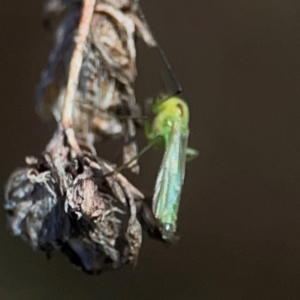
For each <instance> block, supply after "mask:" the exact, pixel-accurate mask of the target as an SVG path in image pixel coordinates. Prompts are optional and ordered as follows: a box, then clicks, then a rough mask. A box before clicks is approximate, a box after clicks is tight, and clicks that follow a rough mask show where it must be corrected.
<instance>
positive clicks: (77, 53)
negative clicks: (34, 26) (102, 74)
mask: <svg viewBox="0 0 300 300" xmlns="http://www.w3.org/2000/svg"><path fill="white" fill-rule="evenodd" d="M95 3H96V0H84V1H83V4H82V14H81V18H80V21H79V26H78V34H77V37H76V44H75V49H74V52H73V55H72V58H71V62H70V69H69V76H68V84H67V88H66V94H65V100H64V107H63V112H62V125H63V126H64V128H65V129H67V128H70V127H72V123H73V122H72V117H73V107H74V99H75V93H76V91H77V86H78V78H79V72H80V69H81V65H82V59H83V47H84V44H85V42H86V38H87V35H88V33H89V28H90V23H91V20H92V16H93V12H94V7H95Z"/></svg>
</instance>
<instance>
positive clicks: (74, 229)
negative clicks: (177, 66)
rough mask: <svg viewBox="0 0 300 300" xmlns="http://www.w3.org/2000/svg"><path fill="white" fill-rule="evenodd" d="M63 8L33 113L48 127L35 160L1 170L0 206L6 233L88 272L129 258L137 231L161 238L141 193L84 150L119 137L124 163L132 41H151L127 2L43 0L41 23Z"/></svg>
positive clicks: (132, 149) (132, 110)
mask: <svg viewBox="0 0 300 300" xmlns="http://www.w3.org/2000/svg"><path fill="white" fill-rule="evenodd" d="M64 11H67V14H66V16H65V18H64V20H63V21H62V22H61V24H60V26H59V27H58V29H57V31H56V38H55V45H54V48H53V50H52V52H51V54H50V57H49V62H48V67H47V69H46V70H44V72H43V73H42V77H41V81H40V83H39V86H38V100H39V102H38V103H39V104H38V108H39V111H40V113H42V114H43V115H45V116H48V117H49V116H53V117H54V119H55V120H56V122H57V124H58V128H57V131H56V132H55V133H54V135H53V137H52V139H51V141H50V142H49V143H48V145H47V146H46V148H45V151H44V152H43V153H42V154H41V155H39V156H31V157H27V158H26V166H25V167H23V168H19V169H17V170H15V171H14V172H13V173H12V174H11V176H10V178H9V180H8V182H7V185H6V191H5V203H4V209H5V211H6V214H7V217H8V221H9V225H10V227H11V230H12V232H13V234H14V235H17V236H21V237H22V238H23V239H24V240H26V241H27V242H28V243H29V244H30V245H31V246H32V247H33V248H34V249H39V250H42V251H44V252H45V253H46V254H47V256H48V257H49V258H50V257H51V254H52V253H53V251H56V250H59V251H61V252H62V253H64V254H65V255H66V256H67V257H68V258H69V259H70V261H71V262H72V263H73V264H74V265H76V266H77V267H79V268H80V269H82V270H83V271H85V272H86V273H89V274H98V273H100V272H101V271H103V270H107V269H116V268H119V267H121V266H123V265H125V264H135V263H136V262H137V259H138V255H139V252H140V249H141V245H142V236H143V233H142V229H144V230H145V231H146V232H147V233H148V235H149V236H150V237H152V238H156V239H159V240H162V237H161V234H160V232H159V229H158V226H157V222H156V220H155V218H154V215H153V213H152V211H151V209H150V208H149V206H148V205H147V204H146V202H145V201H144V195H143V194H142V193H141V192H140V191H139V190H138V189H137V188H136V187H134V186H133V185H132V184H131V183H130V182H129V181H128V180H127V179H126V178H125V177H124V176H123V175H122V174H120V173H119V172H117V171H115V169H116V165H115V164H113V163H111V162H108V161H106V160H104V159H102V158H100V157H99V154H97V151H96V149H95V148H94V144H95V142H96V141H97V140H100V141H101V140H102V139H104V138H116V137H123V140H124V147H123V152H124V162H128V161H130V160H132V159H133V158H134V157H135V155H136V154H137V145H136V141H135V133H136V128H135V121H134V119H135V118H138V117H140V116H141V113H140V108H139V106H138V105H137V104H136V101H135V95H134V82H135V78H136V76H137V72H136V64H135V60H136V49H135V38H136V36H138V35H139V36H141V37H142V39H143V40H144V41H145V42H146V43H147V44H148V45H149V46H155V45H156V43H155V41H154V39H153V37H152V35H151V33H150V31H149V30H148V28H147V26H146V25H145V24H144V23H143V22H142V21H141V20H140V19H139V17H138V15H137V11H138V1H136V0H110V1H109V0H107V1H99V0H97V1H95V0H83V1H77V0H50V1H48V2H47V4H46V6H45V16H46V20H49V19H47V18H48V17H51V15H52V14H59V13H62V12H64ZM124 116H125V118H124ZM131 167H132V170H133V171H134V172H138V170H139V169H138V165H137V163H136V162H135V163H134V164H132V165H131Z"/></svg>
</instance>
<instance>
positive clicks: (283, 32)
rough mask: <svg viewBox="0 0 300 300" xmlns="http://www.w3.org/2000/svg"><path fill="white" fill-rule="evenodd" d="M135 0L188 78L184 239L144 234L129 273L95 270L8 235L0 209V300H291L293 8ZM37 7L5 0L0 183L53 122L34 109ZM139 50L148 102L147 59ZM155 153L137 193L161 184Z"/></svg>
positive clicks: (296, 95)
mask: <svg viewBox="0 0 300 300" xmlns="http://www.w3.org/2000/svg"><path fill="white" fill-rule="evenodd" d="M142 5H143V8H144V11H145V14H146V16H147V18H148V20H149V22H150V24H151V26H152V29H153V31H154V32H155V33H156V35H157V37H158V39H159V41H160V42H161V44H162V46H163V48H164V49H165V51H166V53H167V54H168V57H169V60H170V61H171V63H172V66H173V68H174V71H175V73H176V74H177V76H178V77H179V79H180V81H181V82H182V85H183V87H184V97H185V98H186V99H187V101H188V102H189V104H190V108H191V137H190V145H191V146H193V147H195V148H198V149H199V150H200V156H199V158H198V159H197V160H195V161H194V162H192V163H190V164H189V165H188V166H187V174H186V183H185V186H184V192H183V198H182V200H183V201H182V205H181V210H180V219H179V222H180V227H179V232H180V235H181V240H180V243H179V244H178V245H177V246H175V247H173V248H172V249H168V248H166V247H165V246H163V245H161V244H159V243H157V242H154V241H151V240H149V239H145V243H144V246H143V249H142V252H141V255H140V259H139V263H138V265H137V267H135V268H134V269H132V268H131V267H125V268H124V269H122V270H119V271H116V272H107V273H104V274H102V275H101V276H99V277H89V276H87V275H84V274H82V273H80V272H77V271H76V270H74V269H73V268H72V266H71V265H70V264H69V263H68V261H67V260H66V259H65V258H64V257H63V256H62V255H60V254H59V253H57V254H56V255H55V256H54V259H52V260H50V261H47V260H46V258H45V257H44V255H43V254H42V253H35V252H33V251H32V250H31V249H30V247H29V246H28V245H26V244H25V243H23V242H22V241H21V240H20V239H19V238H13V237H12V236H11V235H10V233H9V231H7V230H6V222H5V217H4V214H3V212H1V218H0V299H1V300H2V299H3V300H6V299H8V300H10V299H12V300H14V299H22V300H23V299H45V300H52V299H64V300H65V299H73V300H79V299H85V300H93V299H104V300H110V299H114V300H115V299H122V300H123V299H128V300H129V299H130V300H132V299H141V300H144V299H145V300H152V299H157V300H171V299H172V300H177V299H178V300H182V299H187V300H194V299H201V300H225V299H226V300H227V299H228V300H235V299H236V300H248V299H249V300H254V299H255V300H258V299H262V300H267V299H272V300H277V299H278V300H291V299H295V300H299V299H300V185H299V183H300V88H299V86H300V85H299V83H300V18H299V13H300V2H299V1H298V0H294V1H292V0H285V1H282V0H264V1H262V0H257V1H254V0H252V1H250V0H239V1H233V0H226V1H224V0H151V1H150V0H145V1H142ZM41 8H42V3H41V1H40V0H26V1H1V4H0V20H1V21H0V22H1V24H0V41H1V42H0V66H1V73H0V98H1V102H2V106H1V111H0V114H1V115H0V119H1V127H0V128H1V129H0V131H1V172H0V176H1V177H0V182H1V186H3V185H4V184H5V181H6V179H7V177H8V175H9V173H10V172H11V171H12V170H13V169H14V168H16V167H17V166H22V165H23V164H24V163H23V161H24V157H25V155H28V154H36V153H38V152H40V151H41V150H42V149H43V147H44V146H45V144H46V143H47V141H48V140H49V138H50V136H51V133H52V131H53V129H54V127H53V125H52V126H51V125H47V124H46V123H44V122H42V121H41V120H40V119H39V118H38V116H37V115H36V114H35V112H34V88H35V84H36V83H37V81H38V78H39V74H40V71H41V70H42V68H44V67H45V65H46V60H47V56H48V53H49V50H50V47H51V35H50V34H49V33H48V34H47V33H46V32H45V31H44V30H43V28H42V25H41V18H40V16H41V14H40V13H41ZM140 54H141V55H140V57H139V60H138V62H139V72H140V75H141V76H140V78H139V80H138V83H137V84H138V86H137V90H138V96H139V95H142V94H143V96H144V94H145V91H146V90H147V89H148V86H149V85H148V81H147V80H145V78H146V77H144V76H146V75H145V74H147V70H148V69H150V68H151V67H152V63H151V59H148V56H147V55H145V53H144V52H143V51H140ZM152 93H153V92H152ZM155 93H156V91H155ZM152 155H153V154H149V155H148V156H147V157H146V158H144V159H142V168H143V172H142V175H141V176H140V177H138V178H135V177H132V178H133V181H134V183H135V184H136V185H137V186H139V187H142V188H144V189H151V187H152V186H153V184H154V180H155V174H156V171H157V167H158V166H154V164H153V163H152V159H151V157H152ZM153 157H156V156H155V155H154V156H153Z"/></svg>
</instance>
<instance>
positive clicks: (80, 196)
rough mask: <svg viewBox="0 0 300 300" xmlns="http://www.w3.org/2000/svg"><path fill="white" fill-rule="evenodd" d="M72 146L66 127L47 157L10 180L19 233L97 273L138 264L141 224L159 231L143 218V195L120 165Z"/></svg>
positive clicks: (8, 200) (9, 202)
mask: <svg viewBox="0 0 300 300" xmlns="http://www.w3.org/2000/svg"><path fill="white" fill-rule="evenodd" d="M67 141H68V139H67V138H66V134H65V132H64V130H63V129H62V128H61V127H60V128H59V129H58V131H57V132H56V133H55V135H54V136H53V138H52V140H51V141H50V143H49V144H48V146H47V147H46V150H45V152H44V153H43V154H42V155H41V156H39V157H28V158H27V159H26V163H27V166H26V167H24V168H21V169H17V170H16V171H15V172H13V173H12V175H11V176H10V178H9V180H8V183H7V185H6V193H5V203H4V209H5V211H6V213H7V216H8V221H9V225H10V227H11V229H12V231H13V233H14V234H15V235H19V236H21V237H23V238H24V239H25V240H26V241H28V243H29V244H30V245H31V246H32V247H33V248H34V249H40V250H42V251H45V252H46V253H47V255H48V256H50V254H51V252H52V251H54V250H56V249H60V250H61V251H62V252H63V253H65V254H66V255H67V256H68V257H69V258H70V260H71V262H72V263H74V264H75V265H77V266H78V267H80V268H81V269H82V270H84V271H85V272H87V273H91V274H98V273H99V272H101V271H102V270H105V269H111V268H113V269H115V268H119V267H121V266H122V265H124V264H128V263H135V262H136V261H137V258H138V254H139V251H140V248H141V244H142V226H141V223H142V224H147V226H145V228H146V229H147V230H148V231H149V232H151V231H157V230H158V229H157V226H156V222H155V220H154V217H153V216H152V220H151V221H150V222H149V220H150V219H151V218H144V217H143V214H139V212H140V211H141V207H145V203H143V194H142V193H141V192H139V191H138V190H137V189H136V188H135V187H134V186H133V185H131V184H130V183H129V182H128V181H127V179H126V178H125V177H123V176H122V175H121V174H120V173H112V171H113V170H114V168H115V166H114V165H112V164H110V163H109V162H107V161H104V160H102V159H100V158H99V157H96V156H94V155H93V154H91V153H90V152H81V153H79V154H78V153H77V154H76V153H75V151H73V149H72V147H71V146H70V144H68V142H67ZM107 174H109V176H108V175H107ZM147 209H148V212H149V211H151V210H150V208H147Z"/></svg>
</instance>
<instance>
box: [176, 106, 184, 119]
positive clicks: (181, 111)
mask: <svg viewBox="0 0 300 300" xmlns="http://www.w3.org/2000/svg"><path fill="white" fill-rule="evenodd" d="M176 107H177V108H178V110H179V112H180V116H183V114H184V110H183V107H182V105H181V104H180V103H177V104H176Z"/></svg>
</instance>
